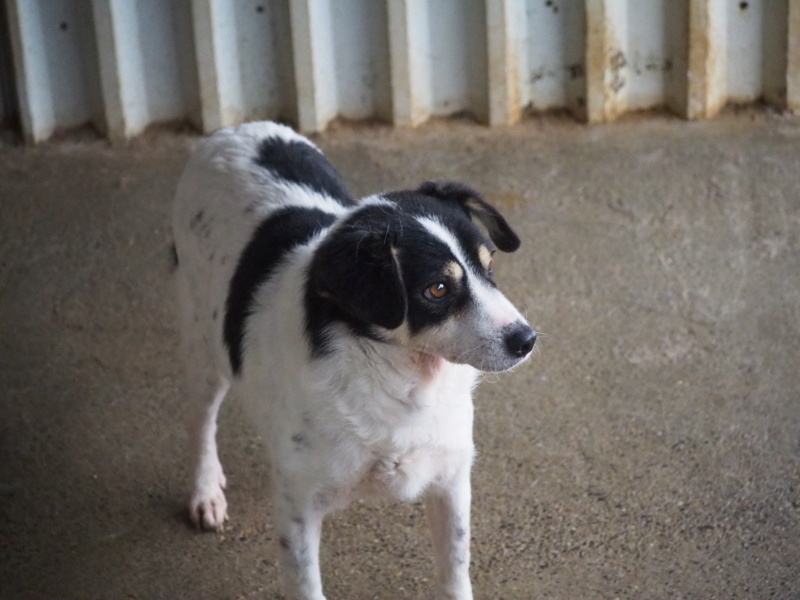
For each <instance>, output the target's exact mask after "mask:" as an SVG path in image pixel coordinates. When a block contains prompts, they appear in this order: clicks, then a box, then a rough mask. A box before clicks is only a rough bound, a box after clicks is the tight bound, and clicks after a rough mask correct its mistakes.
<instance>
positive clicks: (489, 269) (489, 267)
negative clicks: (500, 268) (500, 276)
mask: <svg viewBox="0 0 800 600" xmlns="http://www.w3.org/2000/svg"><path fill="white" fill-rule="evenodd" d="M486 274H487V275H488V276H489V277H494V259H493V258H492V259H489V264H488V265H487V266H486Z"/></svg>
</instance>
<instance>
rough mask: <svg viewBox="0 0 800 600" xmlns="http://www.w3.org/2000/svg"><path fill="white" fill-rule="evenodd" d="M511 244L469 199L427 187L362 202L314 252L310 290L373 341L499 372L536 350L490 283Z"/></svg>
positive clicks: (506, 232)
mask: <svg viewBox="0 0 800 600" xmlns="http://www.w3.org/2000/svg"><path fill="white" fill-rule="evenodd" d="M472 218H475V219H477V220H478V221H480V222H481V223H482V224H483V225H484V226H485V227H486V230H487V231H488V233H489V236H488V237H487V236H486V235H484V233H483V232H482V231H481V230H480V229H479V228H478V227H477V226H476V225H475V224H474V223H473V221H472ZM519 245H520V241H519V238H518V237H517V235H516V234H515V233H514V231H513V230H512V229H511V227H510V226H509V225H508V223H507V222H506V220H505V219H504V218H503V216H502V215H501V214H500V213H499V212H498V211H497V210H496V209H495V208H494V207H493V206H491V205H490V204H489V203H488V202H486V200H484V199H483V197H482V196H481V195H480V194H479V193H478V192H476V191H475V190H473V189H471V188H469V187H467V186H465V185H462V184H458V183H452V182H441V183H425V184H423V185H422V186H421V187H420V188H419V189H417V190H415V191H407V192H392V193H388V194H383V195H381V196H377V197H374V198H371V199H368V200H367V201H365V202H364V203H363V204H362V206H361V207H360V208H359V209H358V210H356V211H354V212H353V214H351V215H350V216H348V217H347V218H346V219H345V220H344V221H343V222H342V223H340V224H338V225H337V226H336V227H335V228H334V229H333V230H332V231H331V232H330V234H329V235H328V236H327V237H326V238H325V239H324V240H323V242H322V243H321V245H320V246H319V248H318V249H317V252H316V253H315V256H314V259H313V261H312V264H311V267H310V271H309V285H310V289H311V290H312V292H313V293H316V294H318V295H319V296H321V297H324V298H327V299H328V300H329V301H331V302H333V303H335V305H336V306H337V307H338V308H339V309H340V310H341V311H342V312H343V313H344V314H345V315H346V316H347V320H348V321H349V322H351V323H355V324H356V325H357V326H358V327H357V328H358V329H359V330H360V331H364V332H367V335H370V336H371V337H375V338H377V339H381V340H384V341H386V342H389V343H394V344H401V345H403V346H406V347H409V348H411V349H414V350H419V351H420V352H424V353H428V354H432V355H435V356H439V357H441V358H444V359H446V360H448V361H450V362H454V363H463V364H469V365H472V366H473V367H475V368H477V369H480V370H483V371H503V370H505V369H509V368H511V367H513V366H515V365H516V364H518V363H520V362H521V361H522V360H524V359H525V358H526V357H527V356H528V355H529V354H530V352H531V350H532V349H533V346H534V344H535V342H536V332H535V331H534V330H533V329H532V328H531V327H530V325H528V323H527V322H526V321H525V319H524V318H523V317H522V316H521V315H520V313H519V312H518V311H517V309H516V308H514V306H513V305H512V304H511V303H510V302H509V301H508V300H507V299H506V297H505V296H504V295H503V294H502V293H501V292H500V291H499V290H498V289H497V286H496V285H495V282H494V260H493V256H494V254H495V250H497V249H499V250H502V251H504V252H513V251H515V250H516V249H517V248H518V247H519Z"/></svg>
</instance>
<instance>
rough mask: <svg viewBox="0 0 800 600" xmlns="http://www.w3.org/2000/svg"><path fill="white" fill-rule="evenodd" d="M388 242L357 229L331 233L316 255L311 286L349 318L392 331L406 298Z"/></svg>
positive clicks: (403, 315)
mask: <svg viewBox="0 0 800 600" xmlns="http://www.w3.org/2000/svg"><path fill="white" fill-rule="evenodd" d="M392 241H393V240H392V239H391V237H390V236H388V235H387V234H386V232H384V231H370V230H369V229H365V228H359V227H358V226H355V225H346V226H344V228H342V229H339V230H334V231H333V232H331V235H330V236H329V237H328V238H327V239H326V240H325V241H323V243H322V244H321V245H320V247H319V248H318V249H317V251H316V253H315V254H314V259H313V260H312V263H311V268H310V270H309V284H310V285H311V287H312V290H314V291H315V292H316V293H317V294H319V295H320V296H323V297H325V298H329V299H330V300H332V301H333V302H335V303H336V304H337V305H338V306H339V307H340V308H341V309H342V310H344V311H345V312H346V313H348V314H349V315H351V316H353V317H356V318H357V319H359V320H360V321H366V322H367V323H372V324H375V325H379V326H380V327H384V328H386V329H394V328H395V327H399V326H400V325H401V324H402V323H403V321H405V318H406V294H405V289H404V288H403V281H402V278H401V275H400V265H399V264H398V263H397V258H396V257H395V255H394V247H393V244H392Z"/></svg>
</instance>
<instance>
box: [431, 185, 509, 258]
mask: <svg viewBox="0 0 800 600" xmlns="http://www.w3.org/2000/svg"><path fill="white" fill-rule="evenodd" d="M417 191H418V192H419V193H420V194H425V195H426V196H433V197H434V198H440V199H441V200H449V201H453V202H458V204H459V205H460V206H461V208H462V209H463V210H464V211H465V212H466V213H467V214H468V215H470V216H472V217H476V218H477V219H478V220H479V221H480V222H481V223H483V225H484V227H486V229H487V231H488V232H489V237H490V238H492V241H493V242H494V243H495V245H496V246H497V247H498V248H499V249H500V250H502V251H503V252H514V251H515V250H516V249H517V248H519V245H520V241H519V237H518V236H517V234H516V233H514V230H513V229H511V227H510V226H509V224H508V222H507V221H506V220H505V218H504V217H503V215H501V214H500V213H499V212H498V210H497V209H496V208H495V207H494V206H492V205H491V204H489V203H488V202H487V201H486V200H485V199H484V197H483V196H481V195H480V194H479V193H478V192H476V191H475V190H473V189H472V188H471V187H469V186H467V185H464V184H463V183H458V182H457V181H426V182H425V183H423V184H422V185H421V186H420V187H419V189H418V190H417Z"/></svg>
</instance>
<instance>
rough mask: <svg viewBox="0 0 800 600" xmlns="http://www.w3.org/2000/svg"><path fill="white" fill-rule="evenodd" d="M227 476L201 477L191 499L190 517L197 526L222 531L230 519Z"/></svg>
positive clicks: (220, 473) (219, 474) (220, 474)
mask: <svg viewBox="0 0 800 600" xmlns="http://www.w3.org/2000/svg"><path fill="white" fill-rule="evenodd" d="M225 483H226V482H225V476H224V475H223V474H222V472H221V471H220V472H219V473H218V475H217V477H212V478H208V479H201V480H200V481H198V482H197V484H196V485H195V488H194V491H193V492H192V495H191V498H190V499H189V518H190V519H191V521H192V523H193V524H194V526H195V527H197V528H199V529H207V530H210V531H222V529H223V528H224V526H225V521H227V520H228V502H227V500H225V492H223V491H222V490H223V488H224V487H225Z"/></svg>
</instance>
